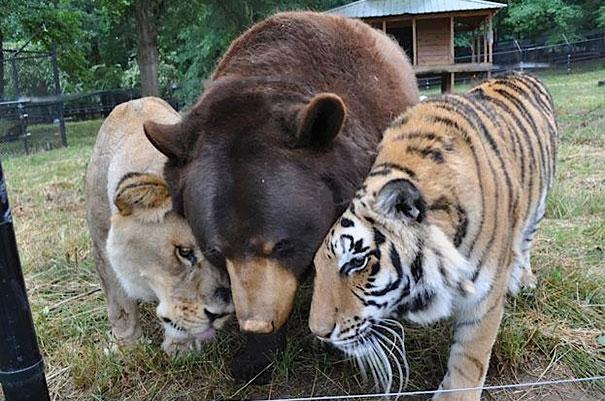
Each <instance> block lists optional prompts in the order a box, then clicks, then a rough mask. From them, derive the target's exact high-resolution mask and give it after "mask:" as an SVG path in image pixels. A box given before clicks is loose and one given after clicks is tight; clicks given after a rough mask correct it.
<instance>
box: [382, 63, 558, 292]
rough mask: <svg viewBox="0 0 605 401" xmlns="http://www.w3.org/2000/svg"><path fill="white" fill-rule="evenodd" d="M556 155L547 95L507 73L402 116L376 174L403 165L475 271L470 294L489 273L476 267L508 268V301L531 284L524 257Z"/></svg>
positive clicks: (540, 214)
mask: <svg viewBox="0 0 605 401" xmlns="http://www.w3.org/2000/svg"><path fill="white" fill-rule="evenodd" d="M556 154H557V126H556V121H555V116H554V108H553V104H552V98H551V96H550V94H549V93H548V91H547V89H546V88H545V87H544V85H543V84H542V83H541V82H540V81H539V80H537V79H536V78H534V77H533V76H531V75H528V74H523V73H513V74H509V75H506V76H503V77H500V78H496V79H492V80H488V81H486V82H484V83H482V84H480V85H478V86H476V87H474V88H473V89H471V90H470V91H469V92H468V93H466V94H463V95H455V94H449V95H444V96H441V97H438V98H435V99H431V100H428V101H426V102H424V103H422V104H420V105H418V106H416V107H415V109H414V110H412V111H410V112H408V113H406V114H404V115H403V116H402V117H401V118H400V119H399V120H398V121H396V122H395V123H394V124H393V125H392V126H391V127H390V128H389V130H388V131H387V132H386V133H385V137H384V139H383V141H382V143H381V145H380V148H379V153H378V157H377V161H376V165H380V164H393V165H403V166H406V167H407V168H408V169H410V170H412V171H413V172H414V174H415V175H416V177H417V178H418V179H419V181H423V184H421V185H422V186H423V190H424V194H425V198H427V202H428V203H429V209H430V210H431V211H432V212H433V213H432V218H433V220H434V221H435V223H436V224H438V225H440V226H441V227H442V228H443V229H444V231H445V232H446V233H448V231H449V232H450V235H451V236H452V239H453V242H454V245H456V247H457V248H458V249H459V250H460V251H461V253H462V254H463V255H465V256H466V257H467V258H468V259H469V260H470V261H471V263H472V264H473V265H474V266H475V267H476V270H475V273H474V275H473V277H472V279H473V281H474V282H476V283H477V282H478V287H479V291H481V290H482V289H485V286H484V285H482V282H488V281H490V280H491V279H493V278H494V277H493V276H494V275H495V273H496V272H495V271H494V270H497V269H489V268H488V269H482V268H481V267H483V266H488V267H492V268H495V267H499V269H502V268H503V266H514V269H513V270H512V275H511V280H510V281H509V283H508V285H509V289H510V291H511V292H512V293H516V292H517V291H518V290H519V288H520V286H521V285H522V284H529V285H531V284H532V283H533V282H534V280H535V279H534V278H533V274H532V273H531V269H530V264H529V249H530V247H531V243H532V241H533V238H534V235H535V232H536V228H537V225H538V223H539V222H540V220H541V219H542V217H543V215H544V211H545V204H546V195H547V193H548V190H549V189H550V188H551V186H552V182H553V179H554V172H555V161H556ZM452 170H453V171H456V172H457V174H451V172H452ZM431 194H434V195H433V196H431ZM452 230H454V231H453V232H452ZM504 269H506V268H504ZM484 270H485V271H484ZM500 274H504V275H505V276H508V274H505V272H500ZM480 276H482V277H480Z"/></svg>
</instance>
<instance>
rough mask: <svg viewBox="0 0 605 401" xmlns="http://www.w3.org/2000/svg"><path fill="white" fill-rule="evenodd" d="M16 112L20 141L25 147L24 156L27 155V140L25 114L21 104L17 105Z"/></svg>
mask: <svg viewBox="0 0 605 401" xmlns="http://www.w3.org/2000/svg"><path fill="white" fill-rule="evenodd" d="M17 111H18V113H19V131H20V135H21V139H22V140H23V147H25V154H26V155H29V140H28V134H27V117H28V115H27V113H26V112H25V106H24V105H23V103H19V104H17Z"/></svg>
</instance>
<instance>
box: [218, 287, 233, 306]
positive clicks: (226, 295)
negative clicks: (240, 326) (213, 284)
mask: <svg viewBox="0 0 605 401" xmlns="http://www.w3.org/2000/svg"><path fill="white" fill-rule="evenodd" d="M214 295H215V296H216V297H217V298H218V299H220V300H221V301H223V302H224V303H226V304H228V303H230V302H231V289H229V288H227V287H221V288H217V289H216V290H215V291H214Z"/></svg>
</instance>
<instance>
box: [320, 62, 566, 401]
mask: <svg viewBox="0 0 605 401" xmlns="http://www.w3.org/2000/svg"><path fill="white" fill-rule="evenodd" d="M557 143H558V133H557V123H556V120H555V112H554V106H553V100H552V97H551V95H550V93H549V92H548V90H547V88H546V87H545V85H544V84H543V83H542V82H541V81H540V80H539V79H537V78H536V77H534V76H532V75H530V74H526V73H509V74H506V75H503V76H500V77H495V78H492V79H489V80H487V81H485V82H483V83H481V84H479V85H477V86H475V87H474V88H472V89H470V90H469V91H468V92H466V93H464V94H445V95H441V96H438V97H435V98H430V99H427V100H425V101H423V102H421V103H419V104H418V105H416V106H414V107H413V108H411V109H409V110H408V111H407V112H405V113H404V114H403V115H401V116H400V117H398V118H396V119H395V121H394V122H393V123H392V124H391V126H390V127H389V128H388V129H387V130H386V131H385V134H384V137H383V140H382V142H381V143H380V144H379V146H378V148H377V156H376V160H375V163H374V165H373V166H372V168H371V170H370V172H369V174H368V176H367V178H366V180H365V181H364V183H363V184H362V186H361V187H360V189H359V190H358V191H357V193H356V194H355V196H354V198H353V199H352V201H351V202H350V203H349V205H348V207H347V209H346V210H345V212H344V213H343V214H342V216H341V217H340V218H339V219H338V220H337V221H336V223H335V224H334V225H333V226H332V227H331V229H330V230H329V232H328V234H327V236H326V237H325V239H324V241H323V243H322V245H321V246H320V248H319V249H318V251H317V253H316V255H315V258H314V265H315V279H314V285H313V288H314V289H313V296H312V302H311V310H310V317H309V327H310V329H311V331H312V332H313V334H314V335H315V336H316V337H318V338H319V339H320V340H323V341H325V342H328V343H330V344H332V345H333V346H335V347H337V348H339V349H340V350H342V351H344V352H345V353H346V354H348V355H350V356H351V357H354V359H356V360H357V362H358V363H360V366H361V367H362V368H364V369H365V367H368V368H369V369H370V371H371V372H372V374H373V375H374V379H375V380H378V382H379V384H382V385H383V386H384V387H385V388H386V391H387V392H388V391H389V389H390V386H391V384H392V377H393V373H392V368H391V366H390V365H389V359H392V357H393V356H394V355H393V353H394V351H393V348H394V346H395V345H396V343H397V341H398V340H400V341H401V346H403V339H402V334H403V333H401V334H399V335H398V333H399V332H398V330H399V329H398V327H400V328H401V330H403V326H402V325H401V320H406V321H409V322H411V323H414V324H419V325H428V324H431V323H434V322H437V321H439V320H442V319H446V318H449V319H450V320H451V323H452V325H453V333H454V334H453V342H452V344H451V347H450V353H449V358H448V362H447V374H446V375H445V377H444V378H443V380H442V381H441V384H440V386H439V390H452V389H468V388H478V387H481V386H483V384H484V382H485V378H486V372H487V368H488V364H489V359H490V355H491V350H492V347H493V345H494V342H495V339H496V335H497V332H498V327H499V326H500V322H501V320H502V316H503V311H504V302H505V296H506V294H507V292H508V293H510V294H513V295H514V294H516V293H517V292H518V291H519V290H520V289H521V288H524V287H527V288H533V287H534V286H535V285H536V277H535V275H534V274H533V272H532V269H531V265H530V249H531V245H532V242H533V240H534V236H535V234H536V230H537V227H538V225H539V223H540V221H541V219H542V218H543V217H544V213H545V206H546V198H547V194H548V192H549V190H550V188H551V187H552V185H553V179H554V174H555V162H556V156H557V146H558V145H557ZM388 333H391V334H394V335H395V336H394V337H393V336H387V334H388ZM395 349H396V350H398V352H399V353H402V351H401V348H395ZM398 368H399V370H400V372H401V366H400V364H398ZM406 374H407V372H406ZM400 383H401V381H400ZM400 388H401V385H400ZM480 397H481V390H480V389H476V390H472V391H469V390H467V391H458V392H457V391H444V392H437V393H436V394H435V395H434V396H433V399H434V400H479V399H480Z"/></svg>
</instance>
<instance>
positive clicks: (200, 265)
mask: <svg viewBox="0 0 605 401" xmlns="http://www.w3.org/2000/svg"><path fill="white" fill-rule="evenodd" d="M150 119H153V121H157V122H160V123H176V122H178V121H180V116H179V114H178V113H177V112H176V111H174V110H173V109H172V108H171V107H170V106H169V105H168V104H167V103H165V102H164V101H162V100H161V99H157V98H143V99H139V100H134V101H130V102H127V103H124V104H121V105H119V106H117V107H116V108H115V109H114V110H113V111H112V113H111V114H110V115H109V116H108V117H107V119H106V120H105V121H104V123H103V125H102V126H101V129H100V130H99V133H98V136H97V142H96V144H95V148H94V150H93V155H92V157H91V160H90V164H89V167H88V172H87V177H86V195H87V221H88V225H89V228H90V233H91V238H92V241H93V248H94V251H95V261H96V264H97V270H98V272H99V275H100V277H101V281H102V284H103V288H104V290H105V293H106V296H107V301H108V311H109V320H110V322H111V325H112V332H113V334H114V336H115V337H116V339H117V341H118V343H119V344H130V343H132V342H133V341H135V340H136V339H137V337H139V336H140V335H141V328H140V324H139V319H138V312H137V308H136V302H137V300H143V301H151V302H158V303H159V304H158V308H157V313H158V316H159V317H160V318H162V319H169V320H170V321H171V322H172V323H168V322H164V323H163V325H164V328H165V330H166V333H165V340H164V343H163V347H164V349H165V350H166V351H168V352H174V351H179V350H183V349H189V348H190V347H192V346H198V345H199V339H200V338H201V337H208V336H210V334H212V330H214V328H218V327H220V326H221V325H222V324H223V323H224V321H225V320H226V317H225V316H223V315H224V314H228V313H230V312H232V311H233V307H232V304H231V302H230V300H226V301H225V300H224V299H221V298H220V297H217V295H216V294H215V291H216V290H217V289H218V288H225V287H228V280H227V277H226V275H225V274H223V273H221V272H219V271H217V270H216V269H214V268H213V267H212V266H211V265H210V264H209V263H208V262H207V261H206V260H205V258H204V257H203V255H202V254H201V252H200V250H199V248H198V247H197V245H196V242H195V239H194V237H193V233H192V232H191V229H190V228H189V226H188V225H187V224H186V222H185V220H184V219H183V218H182V217H180V216H179V215H177V214H176V213H175V212H172V211H170V210H171V208H172V202H171V200H170V195H169V190H168V186H167V184H166V182H165V181H164V179H163V178H162V177H161V175H162V170H163V165H164V163H165V161H166V158H165V157H164V156H163V155H162V154H161V153H159V152H158V151H157V150H155V148H154V147H153V146H152V145H151V144H150V143H149V142H148V141H147V139H146V138H145V135H144V132H143V121H147V120H150ZM177 247H181V248H184V249H191V250H193V252H194V255H195V259H191V260H189V259H184V258H183V257H181V256H179V254H178V251H177ZM204 309H207V310H209V311H210V312H212V313H214V314H217V315H221V317H220V318H219V319H216V320H214V321H212V322H211V321H210V320H209V318H208V316H207V315H206V313H205V311H204ZM210 329H211V331H209V330H210Z"/></svg>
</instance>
